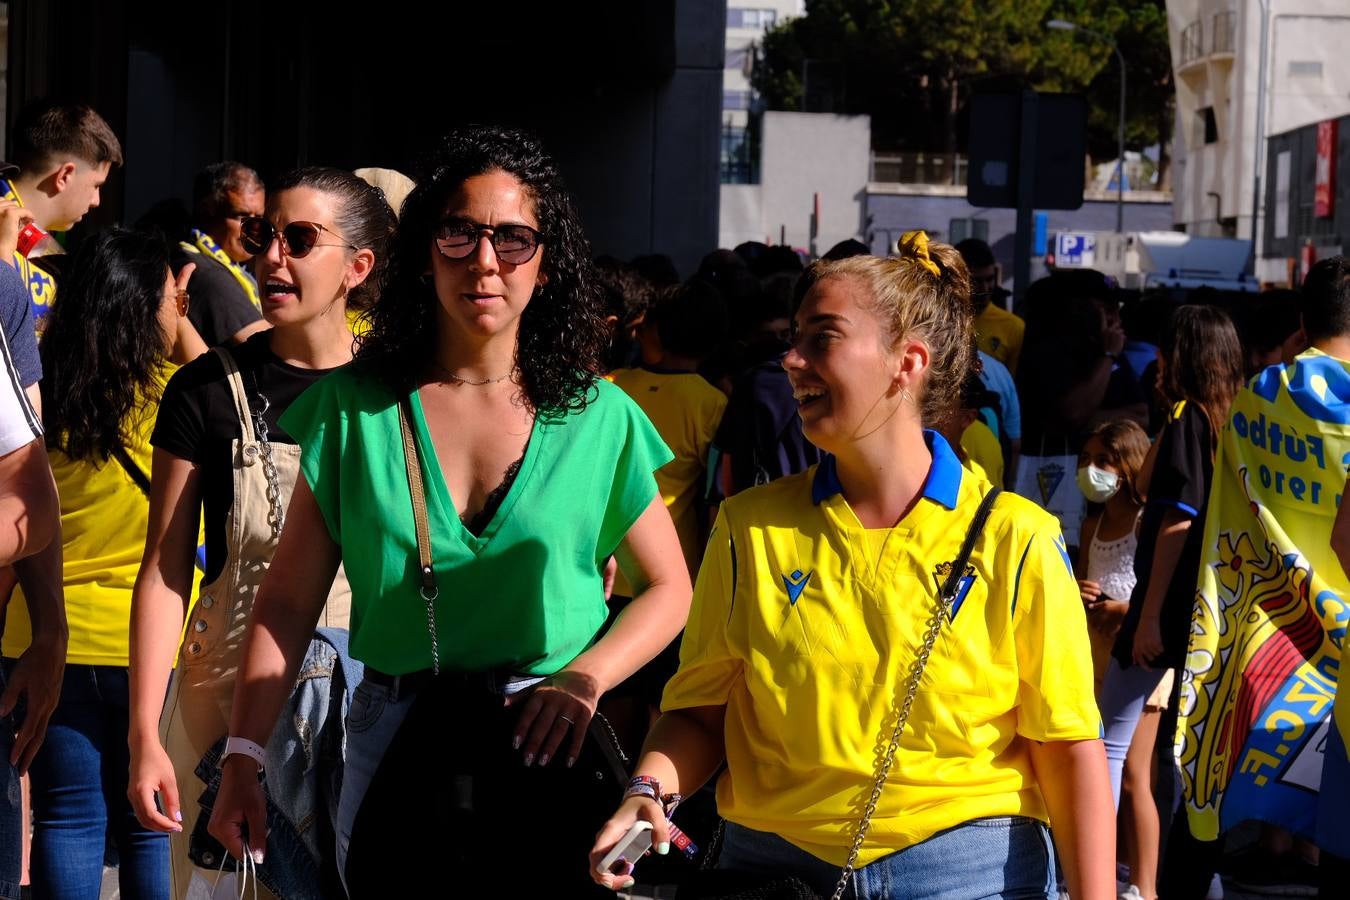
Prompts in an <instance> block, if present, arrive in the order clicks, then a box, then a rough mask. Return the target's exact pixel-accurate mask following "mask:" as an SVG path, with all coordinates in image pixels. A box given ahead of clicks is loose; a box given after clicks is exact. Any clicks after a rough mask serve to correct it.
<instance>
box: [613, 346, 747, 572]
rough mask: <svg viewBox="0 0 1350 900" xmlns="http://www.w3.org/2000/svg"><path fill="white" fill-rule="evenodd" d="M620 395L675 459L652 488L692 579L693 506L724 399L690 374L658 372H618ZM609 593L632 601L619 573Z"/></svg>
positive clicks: (696, 546)
mask: <svg viewBox="0 0 1350 900" xmlns="http://www.w3.org/2000/svg"><path fill="white" fill-rule="evenodd" d="M610 380H612V381H613V382H614V383H615V384H617V385H618V386H619V387H621V388H623V391H624V393H626V394H627V395H628V396H629V397H632V398H633V401H634V402H635V403H637V405H638V406H639V407H640V408H641V409H642V411H643V412H644V413H646V414H647V418H648V419H650V420H651V422H652V425H654V426H656V432H657V434H659V435H661V440H663V441H665V442H666V444H667V446H669V447H670V450H671V452H672V453H674V454H675V458H674V459H672V460H671V461H670V462H668V463H666V464H665V465H664V466H662V467H661V468H659V469H657V470H656V486H657V488H658V489H659V490H660V491H661V497H662V499H663V500H665V502H666V508H667V509H669V510H670V517H671V518H672V519H674V520H675V532H676V534H678V535H679V538H680V549H681V550H683V551H684V559H685V562H686V563H687V564H688V566H689V574H690V576H691V577H692V576H693V575H694V574H695V573H697V572H698V564H699V560H701V559H702V558H703V546H702V544H701V543H700V537H699V536H700V534H701V533H702V531H703V529H702V528H700V523H699V521H698V516H699V515H700V509H701V507H700V506H699V504H698V502H697V500H698V498H699V496H701V495H703V494H704V492H705V491H706V488H707V478H708V450H709V448H710V447H711V446H712V439H713V435H714V434H716V433H717V426H718V425H719V424H720V423H721V421H722V413H723V412H724V411H725V410H726V408H727V397H726V394H723V393H722V392H721V391H719V390H718V389H717V388H715V387H713V386H712V385H710V384H708V382H707V381H706V380H705V379H704V378H703V376H702V375H697V374H695V373H692V372H662V371H660V370H658V369H645V368H643V369H617V370H615V371H614V372H613V373H611V375H610ZM614 592H615V593H616V594H620V595H623V596H632V587H631V586H630V585H629V584H628V583H627V581H626V580H625V579H624V577H623V574H622V573H620V575H619V577H618V579H617V580H616V582H615V585H614Z"/></svg>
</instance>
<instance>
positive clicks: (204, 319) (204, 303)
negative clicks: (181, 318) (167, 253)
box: [173, 248, 262, 347]
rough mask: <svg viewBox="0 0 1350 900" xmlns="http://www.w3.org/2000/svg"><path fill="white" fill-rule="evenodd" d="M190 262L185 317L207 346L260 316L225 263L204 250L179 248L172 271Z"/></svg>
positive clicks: (226, 337)
mask: <svg viewBox="0 0 1350 900" xmlns="http://www.w3.org/2000/svg"><path fill="white" fill-rule="evenodd" d="M190 262H193V263H196V264H197V268H196V270H195V271H194V272H193V273H192V277H191V278H189V279H188V296H189V298H190V299H189V301H188V312H187V317H188V321H190V322H191V323H192V325H193V327H194V328H196V329H197V333H198V334H200V335H201V336H202V340H203V341H205V342H206V346H208V347H216V346H219V345H220V344H224V343H226V342H228V341H229V339H230V338H231V337H233V336H234V334H235V333H236V332H237V331H239V329H241V328H243V327H244V326H245V325H251V324H252V323H254V322H256V321H258V320H259V319H261V318H262V313H260V312H259V311H258V307H256V306H254V305H253V301H252V300H250V299H249V298H248V294H247V293H246V292H245V291H244V288H243V286H242V285H240V284H239V282H238V280H236V279H235V277H234V275H233V274H231V272H230V270H229V269H227V268H225V266H224V265H222V264H221V263H220V262H218V261H217V260H215V259H212V258H211V257H209V256H207V255H206V254H205V253H187V252H185V251H184V250H182V249H181V248H179V249H178V250H176V251H175V252H174V256H173V270H174V272H175V273H177V272H178V271H179V270H180V269H182V268H183V266H184V265H185V264H187V263H190Z"/></svg>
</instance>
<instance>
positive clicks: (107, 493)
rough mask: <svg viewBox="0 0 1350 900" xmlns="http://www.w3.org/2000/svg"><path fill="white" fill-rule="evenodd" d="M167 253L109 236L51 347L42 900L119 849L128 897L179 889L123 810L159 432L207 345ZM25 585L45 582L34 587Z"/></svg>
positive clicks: (39, 845)
mask: <svg viewBox="0 0 1350 900" xmlns="http://www.w3.org/2000/svg"><path fill="white" fill-rule="evenodd" d="M191 274H192V266H190V265H189V266H186V267H185V268H184V271H183V272H182V273H180V276H179V278H178V280H177V282H175V280H174V277H173V274H172V272H171V271H170V270H169V249H168V247H167V246H166V245H165V244H164V242H163V241H162V240H160V239H158V238H154V237H150V236H148V235H144V234H139V233H137V232H132V231H123V230H121V229H111V230H109V231H105V232H102V233H101V234H98V235H96V236H94V237H92V238H90V239H89V240H87V241H86V242H85V243H84V244H83V245H81V247H80V248H79V250H78V251H77V252H76V253H75V255H74V257H73V258H72V260H71V266H70V271H69V275H68V277H67V279H66V280H65V281H64V282H62V287H61V302H60V303H59V304H57V305H55V306H54V307H53V308H52V312H51V314H50V315H49V316H48V318H47V331H46V334H45V336H44V338H43V341H42V345H41V354H42V364H43V369H44V371H45V377H44V378H43V380H42V407H43V419H44V424H45V426H46V432H47V452H48V454H49V456H50V458H51V465H52V472H53V474H54V475H55V476H56V482H57V488H58V490H59V493H60V495H61V534H62V540H61V548H60V549H61V553H62V570H61V579H62V584H61V585H60V587H59V589H60V590H63V591H64V594H65V606H66V618H67V620H68V623H69V631H70V643H69V645H68V648H67V652H66V669H65V677H64V679H63V680H62V683H61V700H60V702H59V703H58V704H57V707H56V711H55V712H54V713H53V714H52V718H51V722H50V724H49V726H48V728H47V740H46V742H45V743H44V744H43V745H42V748H41V749H40V750H39V751H38V753H37V756H36V757H35V758H34V760H33V765H32V770H31V773H32V786H33V814H34V829H33V856H32V881H33V891H34V896H37V897H71V898H96V897H98V895H99V883H100V881H101V879H102V875H103V853H104V848H105V846H106V845H107V844H108V843H111V844H112V845H113V846H114V847H116V848H117V852H118V856H119V858H120V860H121V867H120V871H119V876H120V882H121V887H122V894H123V896H127V897H143V898H165V897H167V896H168V872H169V846H168V841H167V840H165V838H164V836H163V835H161V834H158V833H156V832H154V831H151V830H149V829H146V828H143V827H142V826H141V825H140V824H139V823H138V822H137V821H136V816H135V814H134V813H133V812H132V809H131V805H130V803H128V802H127V763H128V758H127V745H126V732H127V725H128V689H127V621H128V618H129V616H130V613H131V588H132V584H133V583H134V582H135V580H136V572H137V570H138V569H139V567H140V561H141V549H142V546H143V541H144V535H145V525H146V521H147V519H148V516H149V509H150V504H149V500H148V499H147V496H146V490H147V489H148V487H149V480H148V479H149V472H150V444H149V437H150V427H151V425H153V424H154V421H155V411H156V409H157V408H158V407H159V398H160V393H161V391H162V389H163V387H164V382H165V380H166V378H167V376H168V369H169V368H170V366H169V358H170V357H171V356H172V357H173V358H174V359H175V360H180V361H181V360H185V359H190V358H192V357H193V356H196V355H197V354H198V353H200V352H202V351H203V350H205V349H206V347H205V345H204V344H203V343H202V340H201V338H200V337H198V335H197V332H196V330H195V329H194V328H193V327H192V325H191V323H189V322H188V320H187V318H186V315H185V313H186V312H187V296H186V293H185V292H183V291H182V290H181V288H182V286H183V285H186V284H187V281H188V278H189V277H190V276H191ZM23 587H24V588H27V589H30V590H41V589H45V586H38V585H33V584H30V583H25V584H24V585H23ZM15 600H16V602H14V603H12V604H10V606H9V608H8V620H7V622H6V625H5V635H4V656H5V664H6V667H7V669H9V668H10V667H12V665H13V660H14V659H16V658H17V657H19V656H20V655H22V653H23V651H24V650H26V649H27V647H28V644H29V641H30V634H31V629H30V624H29V619H28V610H27V605H26V603H25V602H24V599H23V593H22V591H21V592H20V593H19V594H18V595H16V598H15Z"/></svg>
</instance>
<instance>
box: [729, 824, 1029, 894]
mask: <svg viewBox="0 0 1350 900" xmlns="http://www.w3.org/2000/svg"><path fill="white" fill-rule="evenodd" d="M717 867H718V868H719V869H728V870H731V871H736V872H747V873H751V874H754V875H762V876H764V877H765V878H766V879H767V878H783V877H786V876H790V875H795V876H796V877H798V878H801V879H802V880H804V881H806V882H807V883H808V884H810V885H811V886H812V888H814V889H815V891H816V893H817V894H820V895H821V896H823V897H830V896H833V895H834V887H835V885H836V884H837V883H838V882H839V866H836V865H832V864H830V863H827V862H825V861H824V860H823V859H820V858H818V857H816V856H813V855H811V854H810V853H807V852H806V851H805V850H802V849H801V848H799V847H796V846H794V845H793V844H790V843H788V842H787V841H785V840H783V839H782V838H781V837H779V836H778V835H776V834H770V833H768V832H764V831H754V830H752V829H749V828H745V827H742V826H740V825H737V824H735V823H733V822H728V823H727V825H726V832H725V834H724V837H723V843H722V854H721V856H720V857H719V859H718V861H717ZM1055 890H1056V888H1055V851H1054V846H1053V845H1052V844H1051V842H1050V829H1049V828H1047V827H1046V826H1045V824H1044V823H1042V822H1040V821H1038V820H1036V819H1031V818H1027V817H1025V816H994V817H991V818H987V819H973V820H971V821H969V822H965V823H963V824H961V825H957V826H956V827H954V828H948V829H947V830H946V831H940V832H938V833H937V834H935V835H933V836H932V837H930V838H929V839H928V840H926V841H923V842H922V843H918V844H915V845H914V846H912V847H906V848H905V849H904V850H900V851H898V852H896V853H892V854H891V855H890V856H886V857H883V858H881V859H879V860H877V861H876V862H874V863H872V864H871V865H868V866H864V867H863V868H861V869H858V870H857V871H856V872H854V873H853V880H852V882H851V883H850V885H849V889H848V891H847V892H845V894H844V896H845V897H849V898H853V900H983V898H993V897H1001V898H1007V900H1029V898H1037V900H1044V898H1053V897H1054V896H1055Z"/></svg>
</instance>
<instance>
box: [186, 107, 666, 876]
mask: <svg viewBox="0 0 1350 900" xmlns="http://www.w3.org/2000/svg"><path fill="white" fill-rule="evenodd" d="M431 163H432V164H431V166H430V167H429V170H428V171H425V172H424V173H423V174H421V176H420V177H419V179H418V184H417V187H416V188H415V189H414V190H413V192H412V193H411V194H410V195H409V196H408V199H407V200H406V201H405V203H404V205H403V210H402V214H401V218H400V222H399V229H398V236H397V239H396V242H395V246H394V251H393V254H392V258H391V271H390V278H389V283H388V287H387V288H386V290H385V292H384V294H383V295H382V296H381V298H380V301H379V303H377V304H376V305H375V307H374V309H373V310H372V312H371V319H370V322H371V330H370V332H369V334H368V335H366V336H365V337H364V338H363V343H362V346H361V350H360V353H359V354H358V357H357V360H356V362H355V363H354V364H353V366H351V367H350V368H348V369H346V370H344V371H342V372H339V373H335V374H334V375H332V376H331V377H329V378H327V379H325V380H324V381H322V382H321V383H319V384H318V385H316V386H315V387H314V388H312V389H311V390H310V391H308V392H307V393H306V394H305V395H304V396H303V397H301V398H300V399H299V400H297V401H296V402H295V404H293V405H292V407H291V409H290V411H289V412H288V413H287V415H286V416H285V417H284V419H283V424H284V425H285V427H286V428H287V429H288V430H289V431H290V432H291V433H292V434H294V435H296V437H297V439H298V440H299V442H300V445H301V447H302V448H303V451H302V460H301V469H302V473H303V476H304V477H303V479H301V481H300V482H299V484H298V485H297V487H296V492H295V497H294V499H293V501H292V503H291V507H290V510H289V512H288V514H287V525H286V532H285V535H284V536H283V539H282V542H281V546H280V548H279V549H278V551H277V556H276V565H275V566H274V567H273V568H272V570H271V572H270V573H269V575H268V578H267V580H266V582H265V583H264V584H263V587H262V590H261V591H260V592H259V594H258V599H257V602H256V604H255V606H254V615H253V619H252V621H251V622H250V623H249V636H248V639H247V651H246V653H245V657H244V661H243V664H242V667H241V673H242V675H241V678H240V682H239V685H240V687H239V692H238V694H237V696H236V698H235V703H234V716H233V718H232V720H231V728H230V733H231V735H234V736H238V737H241V738H244V739H247V740H249V741H254V742H261V741H263V740H265V739H266V737H267V735H268V734H269V733H270V731H271V730H272V727H273V724H274V722H275V720H276V717H277V714H278V712H279V711H280V709H281V704H282V700H283V698H284V696H285V685H288V684H290V682H291V680H292V679H293V677H294V675H295V673H296V670H297V668H298V666H299V663H300V658H301V656H302V654H303V651H304V647H305V643H306V641H307V640H308V635H309V632H310V629H311V628H312V626H313V623H314V619H315V617H316V616H317V615H318V613H319V610H320V609H321V608H322V606H323V598H324V594H325V592H326V586H327V585H328V584H329V583H330V582H331V581H332V579H333V574H334V572H335V571H336V570H337V567H338V562H339V560H341V562H342V563H343V565H344V567H345V570H346V573H347V578H348V579H349V580H350V582H351V586H352V629H351V638H352V639H351V649H352V655H353V656H354V657H356V658H357V659H359V660H360V661H362V662H363V663H364V664H365V678H364V680H363V681H362V682H361V684H360V685H359V686H358V687H357V689H356V694H355V698H354V700H353V703H352V708H351V711H350V714H349V717H348V731H347V734H348V741H347V759H346V769H345V775H344V780H343V785H342V800H341V804H340V808H339V812H338V821H337V840H338V857H339V864H340V867H341V871H342V873H343V876H344V878H345V880H346V886H347V890H348V893H349V894H350V895H351V896H354V897H367V896H377V895H381V894H388V893H391V892H392V893H393V894H399V893H400V891H403V890H407V891H413V890H418V891H420V890H424V889H425V887H426V885H427V884H436V885H441V886H443V888H444V892H445V893H446V894H447V895H448V896H484V895H485V893H483V892H480V891H479V890H476V889H475V888H474V885H487V884H491V883H495V884H496V885H497V886H498V887H500V886H502V885H503V884H506V883H508V882H509V886H510V890H511V891H512V892H514V893H518V894H521V895H531V894H534V893H538V894H539V895H541V896H543V895H549V896H566V897H579V896H586V895H587V894H588V892H596V891H599V892H600V894H601V895H603V894H604V892H603V891H600V889H599V888H598V887H596V886H595V885H594V884H592V883H591V881H590V879H589V877H588V876H587V872H586V869H585V859H584V858H585V852H586V849H587V847H588V846H589V844H590V837H591V835H593V834H594V833H595V830H596V829H597V828H598V827H599V826H600V825H601V824H602V822H603V820H604V817H605V815H607V813H608V806H609V804H611V803H612V802H613V796H614V794H613V793H606V792H605V790H604V785H603V784H600V783H598V782H597V781H595V780H594V778H593V776H594V775H595V774H596V773H597V772H598V773H599V774H601V775H602V776H603V774H604V771H603V769H602V768H597V767H596V766H594V765H592V763H591V758H592V742H591V741H592V740H593V739H590V740H588V730H589V731H599V730H602V729H598V728H591V727H590V726H591V723H592V718H593V717H594V716H595V712H596V704H597V702H598V701H599V699H600V697H601V696H602V695H603V694H604V693H605V692H606V691H607V690H609V688H611V687H613V686H614V685H616V684H618V683H619V682H621V681H623V680H624V679H625V678H627V677H628V676H629V675H631V674H633V673H634V672H636V671H637V670H638V669H639V668H640V667H641V666H642V665H643V664H644V663H646V662H647V661H649V660H650V659H652V658H653V657H655V656H656V654H657V653H658V652H659V651H660V650H661V649H663V648H664V647H665V646H666V645H667V644H669V643H670V642H671V641H672V640H673V639H674V638H675V636H676V635H677V634H678V633H679V630H680V628H681V627H682V626H683V624H684V620H685V616H686V613H687V611H688V605H689V596H690V590H691V589H690V585H689V575H688V572H687V571H686V569H685V565H684V562H683V559H684V558H683V555H682V554H681V552H680V547H679V542H678V540H677V538H676V535H675V528H674V525H673V524H672V523H671V519H670V514H669V513H668V512H667V511H666V507H665V505H664V503H663V502H662V500H661V497H660V495H659V494H658V492H657V487H656V480H655V478H654V476H653V473H654V472H655V470H656V469H658V468H660V467H661V466H662V465H664V464H665V463H666V462H667V461H668V460H669V459H670V458H671V454H670V451H669V450H668V449H667V448H666V446H665V444H663V443H662V442H661V440H660V438H659V437H658V436H657V434H656V431H655V429H654V428H653V427H652V426H651V423H650V422H648V421H647V419H646V417H645V416H644V415H643V414H642V412H641V410H640V409H639V408H638V407H637V405H636V404H634V403H633V402H632V401H631V400H629V399H628V397H627V395H625V394H624V393H623V391H622V390H620V389H619V388H617V387H615V386H614V385H612V384H610V383H608V382H606V381H604V380H603V379H602V378H601V377H600V375H601V372H602V371H603V367H602V366H603V357H604V353H605V350H606V348H607V345H608V329H607V328H606V324H605V319H604V302H603V299H602V297H601V295H600V292H599V287H598V284H597V283H596V279H595V276H594V272H593V269H592V264H591V251H590V247H589V245H588V244H587V241H586V239H585V236H584V235H583V233H582V230H581V224H580V221H579V218H578V216H577V213H576V210H575V209H574V207H573V205H572V201H571V199H570V197H569V196H568V194H567V192H566V190H565V189H564V187H563V185H562V180H561V178H560V177H559V174H558V171H557V167H556V165H555V164H554V163H553V161H552V159H551V158H550V157H549V156H548V155H547V153H545V151H544V150H543V148H542V147H541V146H540V144H539V143H538V141H536V140H535V139H534V138H533V137H531V136H529V135H527V134H524V133H521V132H518V131H511V130H506V129H501V128H493V127H483V126H475V127H469V128H464V129H461V130H459V131H456V132H454V133H453V134H451V135H450V136H449V137H447V138H446V139H445V140H444V141H443V142H442V144H441V146H440V148H439V150H438V151H437V152H436V153H435V154H434V156H433V158H432V160H431ZM611 555H616V556H617V557H618V560H619V565H620V567H621V569H622V570H623V572H624V574H625V576H626V577H627V578H628V580H629V582H630V583H631V584H632V585H633V586H634V588H635V591H634V599H633V601H632V603H630V604H629V605H628V606H627V607H626V608H625V609H624V611H623V612H622V613H621V614H620V615H619V617H618V619H617V620H616V621H615V622H614V624H613V625H612V626H611V627H610V628H609V630H608V631H607V632H603V633H602V631H603V628H604V625H605V619H606V612H607V609H606V606H605V595H604V587H603V580H602V579H603V569H604V567H605V564H606V561H607V560H608V559H609V557H610V556H611ZM613 790H614V791H615V793H617V791H618V787H615V788H613ZM263 800H264V797H263V792H262V790H261V788H260V786H259V785H258V780H257V777H256V773H255V771H254V768H253V767H252V764H251V763H249V761H248V760H240V761H238V762H237V763H236V762H235V761H234V760H233V758H232V759H231V760H230V761H228V762H227V764H226V769H225V779H224V783H223V785H222V788H221V799H220V802H219V803H218V804H217V806H216V807H215V813H214V819H213V825H212V831H213V833H214V834H216V835H217V837H219V838H220V839H221V840H222V842H224V843H225V845H226V846H227V847H228V848H230V850H231V851H232V852H236V853H237V852H238V851H239V850H240V849H241V847H242V839H243V838H244V836H245V835H256V834H258V833H259V832H260V831H262V830H264V829H265V828H266V824H265V819H264V815H263ZM412 807H415V809H414V808H412ZM540 813H543V815H542V816H540V815H538V814H540ZM527 847H528V849H526V848H527ZM517 854H520V855H519V857H517ZM517 862H519V863H524V864H523V865H522V864H517V865H515V867H514V868H513V869H511V871H510V872H509V873H508V872H506V871H505V870H504V869H503V868H502V866H503V865H504V864H505V865H511V864H512V863H517ZM438 890H441V888H438ZM457 890H458V891H459V893H456V891H457Z"/></svg>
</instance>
